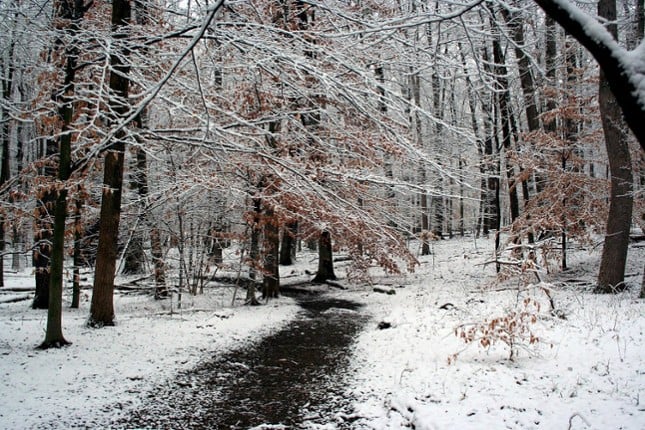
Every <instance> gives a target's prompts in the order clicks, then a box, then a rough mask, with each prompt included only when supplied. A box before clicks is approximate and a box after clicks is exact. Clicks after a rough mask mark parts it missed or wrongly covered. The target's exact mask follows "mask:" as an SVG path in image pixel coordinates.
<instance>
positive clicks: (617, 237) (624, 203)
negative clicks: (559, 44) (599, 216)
mask: <svg viewBox="0 0 645 430" xmlns="http://www.w3.org/2000/svg"><path fill="white" fill-rule="evenodd" d="M598 16H600V17H603V18H605V19H606V20H607V24H606V26H607V30H608V31H609V32H610V33H611V35H612V36H613V37H614V39H616V40H617V39H618V24H617V23H616V0H600V1H599V2H598ZM598 103H599V105H600V116H601V118H602V128H603V131H604V134H605V146H606V148H607V157H608V159H609V171H610V174H611V194H610V198H609V215H608V218H607V228H606V232H605V243H604V246H603V250H602V258H601V260H600V269H599V272H598V282H597V285H596V288H595V290H594V291H595V292H597V293H611V292H615V291H616V290H621V289H623V288H624V281H625V266H626V263H627V249H628V247H629V229H630V226H631V223H632V207H633V204H634V197H633V194H632V191H633V175H632V160H631V155H630V152H629V136H628V134H627V131H626V129H625V128H626V127H625V125H624V123H623V120H622V115H621V111H620V106H619V105H618V103H617V101H616V97H615V96H614V94H613V93H612V90H611V88H610V86H609V82H608V76H607V75H606V73H605V71H604V70H602V69H601V71H600V84H599V89H598Z"/></svg>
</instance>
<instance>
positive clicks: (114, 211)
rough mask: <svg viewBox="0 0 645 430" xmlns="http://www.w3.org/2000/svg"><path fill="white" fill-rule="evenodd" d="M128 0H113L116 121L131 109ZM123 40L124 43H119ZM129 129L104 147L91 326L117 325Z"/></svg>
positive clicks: (111, 103)
mask: <svg viewBox="0 0 645 430" xmlns="http://www.w3.org/2000/svg"><path fill="white" fill-rule="evenodd" d="M131 13H132V9H131V5H130V2H129V1H128V0H114V1H113V2H112V19H111V23H112V34H113V37H114V40H115V42H117V46H116V48H114V51H112V52H111V53H110V83H109V86H110V90H111V97H110V101H109V107H110V113H111V117H112V118H111V119H112V121H113V123H118V122H119V121H121V120H123V119H125V117H126V115H127V114H128V112H129V110H130V105H129V101H128V94H129V86H130V79H129V77H128V75H129V72H130V64H129V63H128V61H129V58H128V53H129V48H128V47H127V42H126V40H125V39H126V38H127V31H128V24H129V21H130V18H131ZM119 42H121V43H119ZM126 138H127V133H126V131H125V130H124V129H123V127H120V128H119V129H118V131H117V132H116V133H115V134H114V136H113V138H112V141H111V142H109V146H108V148H107V149H106V151H105V162H104V165H103V169H104V170H103V190H102V195H101V214H100V221H99V244H98V250H97V254H96V269H95V272H94V288H93V291H92V304H91V307H90V317H89V321H88V324H89V325H90V326H95V327H101V326H110V325H114V277H115V275H116V260H117V251H118V250H117V245H118V238H119V222H120V218H121V192H122V188H123V164H124V155H125V154H124V153H125V140H126Z"/></svg>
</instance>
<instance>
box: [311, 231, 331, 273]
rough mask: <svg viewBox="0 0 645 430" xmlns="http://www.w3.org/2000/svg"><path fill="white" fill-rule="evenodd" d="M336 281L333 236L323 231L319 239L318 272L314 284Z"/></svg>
mask: <svg viewBox="0 0 645 430" xmlns="http://www.w3.org/2000/svg"><path fill="white" fill-rule="evenodd" d="M334 279H336V275H335V274H334V258H333V255H332V245H331V234H330V233H329V232H328V231H323V232H322V233H320V238H319V239H318V272H316V276H315V277H314V279H313V281H312V282H325V281H329V280H332V281H333V280H334Z"/></svg>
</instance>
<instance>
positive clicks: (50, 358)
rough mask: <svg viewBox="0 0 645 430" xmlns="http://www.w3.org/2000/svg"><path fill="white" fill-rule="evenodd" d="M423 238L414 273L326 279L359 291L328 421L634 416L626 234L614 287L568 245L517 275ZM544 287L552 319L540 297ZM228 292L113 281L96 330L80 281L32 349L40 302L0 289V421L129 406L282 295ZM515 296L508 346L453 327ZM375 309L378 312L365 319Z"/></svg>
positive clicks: (518, 425) (10, 424) (277, 309)
mask: <svg viewBox="0 0 645 430" xmlns="http://www.w3.org/2000/svg"><path fill="white" fill-rule="evenodd" d="M433 249H434V255H433V256H428V257H423V258H422V259H421V263H422V264H421V266H420V267H419V268H418V270H417V271H416V273H413V274H408V275H405V276H400V277H391V278H384V277H378V278H377V281H378V284H375V285H376V286H379V285H380V286H381V287H383V288H384V289H388V288H393V289H394V290H395V291H396V294H393V295H387V294H382V293H377V292H374V291H373V287H374V285H372V286H362V287H357V288H355V289H353V290H351V291H338V290H334V291H333V292H332V294H334V295H340V296H343V297H345V298H348V299H353V300H358V301H361V302H363V303H365V305H366V306H365V308H364V311H365V312H369V313H370V314H371V315H372V317H373V319H372V321H371V322H370V323H369V324H368V326H367V328H366V330H365V331H364V332H363V333H362V334H361V335H360V337H359V338H358V339H357V342H356V344H355V347H354V351H353V352H354V359H353V368H352V369H349V371H350V375H352V377H353V378H354V383H353V384H352V385H351V387H349V388H348V396H347V398H348V402H350V401H352V402H354V403H355V413H354V414H353V415H352V416H344V417H343V418H342V419H341V418H340V417H337V419H336V420H333V422H330V423H329V426H327V427H328V428H336V424H335V423H337V422H340V421H343V422H344V423H345V427H346V424H347V423H348V422H351V423H352V424H351V426H352V428H356V429H397V428H416V429H504V428H511V429H642V428H645V368H644V366H643V364H644V363H645V345H644V343H645V341H644V337H643V331H644V330H645V315H644V313H643V307H644V301H643V300H638V299H637V298H636V297H637V290H638V287H639V286H640V280H641V276H642V273H641V270H642V264H643V263H642V262H643V261H644V260H645V248H643V247H641V248H633V249H631V250H630V261H629V268H628V271H627V272H628V275H629V277H628V279H627V281H628V283H629V284H630V285H631V286H632V287H633V288H632V289H631V290H630V291H628V292H625V293H621V294H619V295H615V296H613V295H612V296H598V295H594V294H591V293H590V291H589V286H588V285H587V284H585V283H590V282H592V281H593V279H594V277H595V275H596V271H597V267H598V254H599V250H598V249H595V250H594V251H593V252H588V251H586V250H582V249H581V250H577V251H575V252H572V253H571V254H570V262H569V265H570V267H571V270H569V271H568V272H565V273H555V274H553V275H547V274H545V273H542V276H543V279H544V280H545V283H543V284H540V285H533V284H529V285H528V286H527V284H526V283H525V282H519V281H518V280H517V279H516V278H514V279H511V280H508V281H506V282H498V281H496V277H495V273H494V272H495V271H494V266H493V265H483V263H484V262H485V261H486V260H488V259H490V257H491V249H492V245H491V243H490V242H489V241H488V240H484V239H479V240H474V239H472V238H467V239H454V240H446V241H441V242H435V243H434V244H433ZM315 263H316V261H315V258H310V256H302V257H301V258H300V259H299V264H298V265H297V266H296V267H295V268H289V269H286V268H283V269H286V270H285V271H284V274H288V275H293V274H296V275H297V274H302V273H304V269H305V268H308V269H309V270H313V269H315ZM337 273H338V274H340V275H342V274H343V271H342V270H338V271H337ZM31 279H32V277H31V276H30V275H29V274H8V275H7V279H6V281H7V284H8V286H10V287H18V286H24V287H30V286H31V282H32V281H31ZM527 282H535V279H534V278H533V277H528V278H527ZM542 287H544V288H542ZM545 289H548V291H549V292H550V294H551V296H552V298H553V300H554V303H555V307H556V310H557V311H558V312H559V314H560V315H561V316H563V317H564V319H563V318H560V317H557V316H553V315H552V314H551V313H550V312H549V303H548V298H547V296H546V294H545V292H544V291H545ZM22 294H27V293H24V292H16V293H15V296H20V295H22ZM9 297H10V295H3V296H2V298H3V299H4V298H9ZM231 297H232V290H230V289H228V288H224V287H218V288H209V289H207V290H206V293H205V294H204V295H198V296H196V297H192V296H189V295H187V294H184V296H183V303H182V310H177V309H176V308H175V309H174V312H173V313H172V314H171V313H170V308H169V304H170V303H169V302H168V301H155V300H154V299H152V298H151V297H146V296H141V295H121V294H118V295H117V296H116V303H115V308H116V314H117V325H116V326H115V327H109V328H103V329H100V330H96V329H89V328H86V327H85V321H86V319H87V315H88V307H89V303H88V299H89V298H88V297H85V299H84V300H83V302H82V306H81V309H78V310H71V309H68V308H67V307H66V308H65V312H64V321H63V324H64V333H65V335H66V337H67V339H68V340H70V341H72V342H73V343H72V345H71V346H69V347H66V348H63V349H60V350H55V349H53V350H47V351H41V350H36V349H35V347H36V346H37V345H38V344H39V342H41V341H42V340H43V339H44V329H45V324H46V312H45V311H36V310H31V309H30V308H29V304H30V301H22V302H16V303H0V327H1V328H2V330H0V373H1V377H2V384H0V398H1V399H2V406H1V407H0V428H3V429H4V428H7V429H31V428H38V427H48V428H69V426H70V423H76V424H78V423H84V424H83V426H84V427H87V428H95V427H97V425H99V424H100V425H103V426H104V425H105V423H106V422H110V419H111V417H114V416H115V412H114V411H115V410H117V411H119V410H124V411H127V409H128V408H131V407H136V405H137V404H138V402H139V401H140V398H141V397H140V396H141V395H142V394H143V393H145V392H146V391H147V390H150V389H152V388H153V387H154V386H155V385H156V384H159V383H160V382H163V381H164V380H166V379H168V378H172V377H173V375H174V374H175V373H176V372H177V371H180V370H182V369H188V368H191V367H194V366H195V365H196V364H197V363H199V362H200V361H201V360H205V359H208V358H209V357H211V356H212V354H217V353H218V351H224V350H227V349H230V348H234V347H236V346H240V345H242V344H243V343H245V342H253V341H256V340H258V339H259V338H261V337H262V336H263V335H265V334H267V333H269V332H271V331H273V330H276V329H277V328H279V327H282V326H284V325H285V324H287V323H288V322H289V321H290V320H291V319H292V318H293V317H294V316H295V314H296V312H297V310H298V307H297V306H296V305H295V304H294V302H293V301H292V300H290V299H288V298H282V299H279V300H275V301H272V302H270V303H269V304H268V305H265V306H260V307H253V308H247V307H243V306H235V307H231V306H230V302H231ZM529 297H530V298H534V299H535V300H537V301H538V302H539V303H540V304H541V307H540V310H539V312H534V311H533V310H532V309H533V308H531V307H529V308H528V310H529V312H528V315H529V316H533V315H534V316H535V317H536V319H535V323H532V322H531V319H530V318H528V319H525V320H524V321H525V323H526V327H527V328H528V329H530V330H531V332H532V333H533V335H534V336H536V337H537V338H538V339H539V340H538V341H537V342H534V343H532V344H531V343H529V340H530V338H529V337H528V335H526V336H527V337H522V338H521V339H518V343H519V344H518V352H517V356H516V357H515V358H514V361H509V360H508V356H509V349H508V346H507V345H505V344H503V343H500V342H498V343H494V344H493V346H491V347H490V348H488V349H486V348H483V347H482V346H481V345H480V343H479V342H478V340H475V341H474V342H471V343H469V344H465V343H464V342H463V341H462V340H460V338H458V337H457V336H455V334H454V333H455V329H457V328H459V327H461V328H462V329H463V330H467V329H468V328H470V327H475V326H478V325H482V324H483V323H484V322H490V321H491V320H492V319H494V318H495V317H502V316H505V315H509V313H510V312H511V311H513V310H517V309H518V308H519V309H520V310H522V309H524V308H523V305H522V304H523V302H524V299H526V298H529ZM0 301H1V300H0ZM379 322H387V323H390V327H389V328H385V329H379V328H378V327H377V325H378V323H379ZM455 354H457V355H456V358H455V357H454V355H455ZM449 361H450V362H451V363H450V364H449ZM117 415H118V414H117ZM345 427H344V428H345Z"/></svg>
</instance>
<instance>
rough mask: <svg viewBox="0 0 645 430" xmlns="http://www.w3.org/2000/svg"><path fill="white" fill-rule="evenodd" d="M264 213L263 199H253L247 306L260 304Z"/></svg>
mask: <svg viewBox="0 0 645 430" xmlns="http://www.w3.org/2000/svg"><path fill="white" fill-rule="evenodd" d="M261 211H262V199H260V198H258V197H256V198H253V215H252V219H251V238H250V244H249V279H251V282H249V285H248V287H247V289H246V300H245V303H246V304H247V305H251V306H256V305H259V304H260V303H259V302H258V299H257V297H256V278H257V265H258V260H259V259H260V235H261V229H260V220H261Z"/></svg>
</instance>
